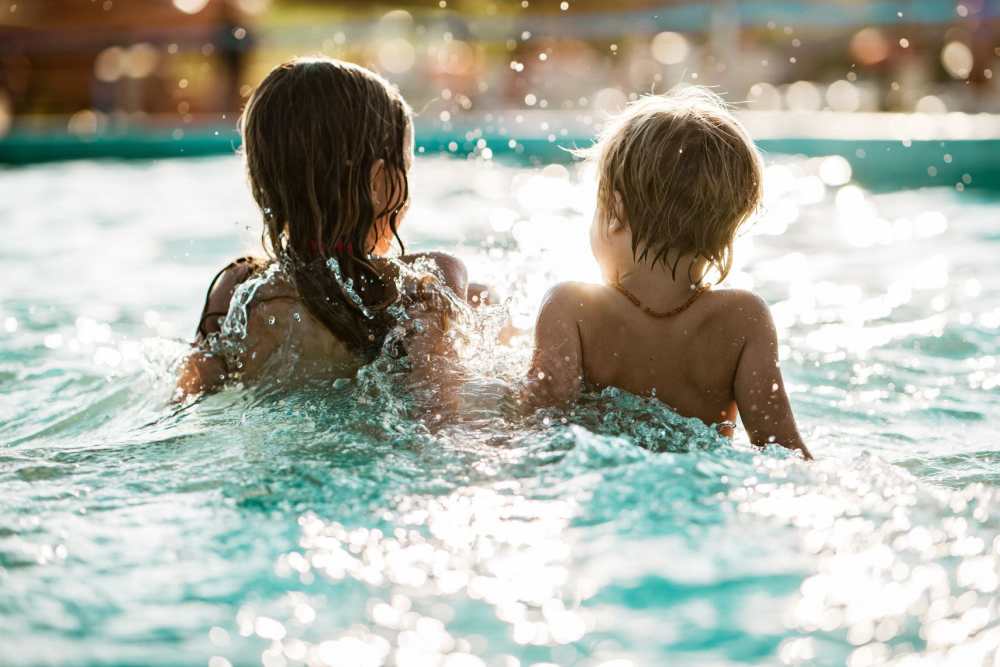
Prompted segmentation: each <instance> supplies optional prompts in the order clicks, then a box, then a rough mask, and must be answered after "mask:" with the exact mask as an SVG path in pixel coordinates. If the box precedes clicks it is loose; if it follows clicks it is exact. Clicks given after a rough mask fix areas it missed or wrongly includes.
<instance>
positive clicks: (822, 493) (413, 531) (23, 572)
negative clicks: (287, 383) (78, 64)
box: [0, 158, 1000, 667]
mask: <svg viewBox="0 0 1000 667" xmlns="http://www.w3.org/2000/svg"><path fill="white" fill-rule="evenodd" d="M845 166H846V165H845V163H844V162H843V160H841V159H839V158H831V159H826V160H824V159H812V160H804V159H797V160H796V159H779V158H775V159H774V160H773V161H772V162H771V163H770V166H769V168H768V173H767V189H768V199H767V210H766V213H765V215H764V216H763V218H762V220H761V221H760V222H759V223H758V224H757V225H756V226H755V227H754V228H753V230H752V231H751V233H749V234H747V235H746V236H745V237H744V238H742V239H741V242H740V243H741V246H740V248H739V249H738V251H737V269H736V271H735V272H734V275H733V277H732V279H731V280H732V282H733V283H734V284H737V285H742V286H752V287H754V288H755V289H758V290H759V291H760V292H761V293H762V294H764V295H765V296H766V297H767V298H768V300H769V301H770V302H771V303H772V304H774V313H775V318H776V320H777V322H778V325H779V327H780V329H781V332H782V335H783V341H784V350H783V355H782V356H783V368H784V371H785V374H786V378H787V381H788V384H789V389H790V392H791V395H792V400H793V403H794V406H795V407H796V409H797V414H798V418H799V422H800V427H801V428H802V431H803V433H804V435H805V436H806V439H807V442H808V443H809V445H810V447H811V448H812V450H813V452H814V453H815V454H816V456H817V458H818V459H819V460H818V461H817V462H815V463H813V464H804V463H802V462H800V461H797V460H795V459H792V458H789V457H788V456H786V455H784V454H783V453H782V452H767V453H764V454H759V453H756V452H754V451H751V450H750V449H749V447H748V446H747V445H746V441H745V438H742V439H741V437H740V436H738V437H737V441H736V443H735V445H729V444H726V443H724V442H721V441H719V440H717V439H716V438H715V437H714V436H713V435H711V434H710V433H709V432H707V430H705V429H703V428H701V427H699V426H698V425H696V424H691V423H690V422H687V421H686V420H682V419H679V418H677V417H676V416H674V415H672V414H671V413H670V412H669V411H668V410H666V409H664V408H662V407H659V406H657V405H653V404H650V403H649V402H647V401H644V400H640V399H637V398H635V397H630V396H625V395H621V394H615V393H614V392H609V393H606V394H604V395H601V396H591V397H588V398H587V400H586V401H585V402H584V403H583V405H581V406H580V407H579V408H577V409H576V410H575V412H574V413H573V414H571V415H569V416H568V417H567V416H566V415H560V414H557V413H544V414H539V415H536V416H533V417H530V418H522V417H515V416H512V413H511V411H510V410H509V409H507V408H506V407H505V406H506V405H507V402H506V398H505V393H504V385H505V383H506V381H509V380H511V379H513V378H516V377H518V376H519V374H520V372H521V371H522V370H523V368H524V364H525V362H526V357H527V349H526V347H525V345H524V344H520V345H517V346H515V347H514V348H513V349H503V348H495V347H492V346H491V345H490V344H489V343H488V342H485V341H486V337H481V338H480V339H477V338H476V336H472V338H471V342H470V343H469V348H468V349H467V350H466V357H467V363H468V365H469V367H470V369H471V371H470V378H469V380H468V382H467V383H466V385H465V386H464V387H463V389H462V392H461V402H462V405H463V411H462V412H461V413H460V415H458V416H456V415H454V414H449V415H442V416H441V417H440V418H437V415H435V414H429V415H428V414H427V413H421V414H422V415H423V416H422V417H421V418H420V419H415V418H414V417H413V411H414V406H413V405H412V404H411V402H410V401H408V400H407V399H406V398H405V397H403V396H401V395H400V393H399V392H398V391H397V390H396V388H395V387H394V385H393V382H392V379H391V377H387V376H386V375H384V374H382V373H380V372H379V369H377V368H373V369H370V370H367V371H365V372H363V374H362V376H360V377H359V379H358V380H357V381H355V382H352V383H348V384H347V386H338V387H329V388H325V389H321V390H316V389H312V390H309V391H301V392H295V393H292V394H287V395H281V394H277V395H275V394H268V395H261V394H255V393H249V392H238V391H227V392H224V393H222V394H220V395H217V396H213V397H211V398H209V399H207V400H205V401H203V402H201V403H199V404H197V405H196V406H195V407H193V408H191V409H188V410H182V411H175V410H172V409H171V408H169V407H167V406H166V402H165V399H166V398H167V396H168V395H169V392H170V389H171V386H172V385H171V383H172V375H171V372H170V364H171V362H172V361H173V360H175V359H176V358H177V357H178V355H180V354H181V353H182V351H183V349H184V347H183V345H182V344H181V343H180V342H178V340H179V339H187V338H189V337H190V335H191V334H192V332H193V330H194V326H195V319H196V318H197V315H198V313H199V311H200V308H201V305H202V299H203V296H204V291H203V290H204V288H205V286H206V285H207V283H208V280H209V279H210V277H211V275H212V274H213V272H214V271H215V270H216V269H217V268H218V267H220V266H221V265H222V264H223V263H225V262H226V261H228V260H229V259H231V258H233V257H235V256H238V255H239V254H242V253H243V252H244V251H246V250H248V249H252V248H254V247H255V244H256V242H257V239H258V238H259V231H258V227H257V221H256V217H255V215H254V211H253V210H252V208H251V206H250V202H249V198H248V196H247V194H246V191H245V187H244V185H243V182H242V180H241V172H240V167H239V163H238V161H237V160H236V159H235V158H210V159H198V160H176V161H164V162H133V163H116V162H108V163H96V162H74V163H59V164H51V165H45V166H37V167H29V168H19V169H12V170H5V171H2V172H0V183H2V184H3V190H4V192H5V193H7V196H5V197H2V198H0V215H2V219H3V220H4V221H5V230H6V231H7V233H6V234H5V239H4V240H5V242H4V243H3V245H2V246H0V267H2V268H0V284H2V285H3V287H2V302H0V618H2V621H3V622H2V623H0V664H3V665H55V664H73V665H205V664H207V665H211V666H212V667H224V666H225V665H227V664H232V665H255V664H261V663H263V664H264V665H266V666H268V667H273V666H280V665H300V664H303V663H305V664H310V665H326V664H329V665H381V664H393V665H399V666H400V667H406V666H413V665H445V666H447V667H466V666H477V665H490V666H504V667H513V666H516V665H519V666H524V667H527V666H529V665H553V664H554V665H560V666H570V665H579V666H587V667H589V666H599V665H603V666H604V667H626V666H628V665H634V666H636V667H638V666H640V665H663V664H671V665H682V664H683V665H736V664H810V665H813V664H816V665H839V664H844V663H846V662H849V664H850V665H852V666H854V667H858V666H861V665H873V664H885V663H890V662H893V661H895V662H896V663H898V664H943V663H945V662H946V661H947V662H948V664H955V665H963V666H964V665H976V664H981V662H982V660H983V659H986V658H989V659H990V660H992V656H994V655H996V653H997V648H998V645H1000V609H998V604H997V587H998V584H1000V567H998V566H1000V498H998V494H997V484H998V482H1000V475H998V473H997V461H998V460H1000V454H998V451H1000V450H998V446H997V429H996V427H995V426H994V425H993V424H992V423H991V422H992V418H993V417H994V415H995V412H996V409H997V405H998V403H1000V391H998V390H1000V363H998V359H1000V342H998V333H1000V265H998V264H997V262H996V257H997V253H998V251H1000V227H998V225H997V222H998V216H997V211H998V210H1000V209H998V208H997V205H998V202H997V201H996V200H995V199H992V200H991V199H990V198H989V197H988V196H987V195H982V194H977V193H975V192H973V191H965V192H958V191H956V190H955V189H929V190H920V191H901V192H892V193H884V194H876V195H873V194H871V193H869V192H866V191H865V190H863V189H861V188H859V187H857V186H855V185H851V184H850V183H847V184H844V182H845V180H846V179H847V178H848V174H847V170H846V169H845ZM587 182H588V181H587V180H586V178H583V177H582V176H581V174H580V173H579V172H578V171H576V170H573V169H569V170H567V168H566V167H564V166H559V165H552V166H548V167H545V168H538V169H535V168H527V167H518V166H510V165H502V164H493V163H486V162H477V163H476V164H475V168H473V167H472V166H470V165H468V164H466V163H465V162H464V161H462V160H453V161H450V160H447V159H443V158H442V159H437V158H435V159H420V160H418V161H417V164H416V167H415V171H414V175H413V188H414V191H415V204H414V208H413V211H412V213H411V215H410V218H409V219H408V221H407V223H406V225H405V227H404V231H403V236H404V238H405V239H407V240H408V241H409V249H413V250H419V249H422V248H430V247H444V248H446V249H450V250H452V251H454V252H455V253H456V254H458V255H460V256H462V257H463V258H464V259H466V260H467V262H468V263H469V265H470V266H471V267H472V271H471V273H472V277H473V278H475V279H478V280H484V281H488V282H492V283H494V284H496V285H498V286H499V287H500V288H501V290H502V291H505V292H506V293H508V294H511V295H512V299H513V301H512V305H511V310H512V313H513V317H514V320H515V323H517V324H520V325H529V324H530V322H531V316H532V314H533V313H534V311H535V309H536V308H537V305H538V302H539V300H540V298H541V295H542V293H543V292H544V290H545V289H546V287H547V286H548V285H549V284H551V283H552V282H553V281H554V280H558V279H566V278H592V277H594V276H595V269H594V268H593V267H592V263H591V260H590V256H589V251H588V249H587V239H586V234H585V232H584V229H585V226H586V224H587V217H588V215H589V214H588V212H587V210H586V209H587V205H586V204H587V202H589V201H590V198H591V194H590V189H589V186H588V185H587ZM477 341H478V342H477ZM564 419H565V423H564V421H563V420H564ZM637 445H643V447H640V446H637ZM908 659H911V660H916V662H907V660H908Z"/></svg>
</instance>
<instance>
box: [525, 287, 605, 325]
mask: <svg viewBox="0 0 1000 667" xmlns="http://www.w3.org/2000/svg"><path fill="white" fill-rule="evenodd" d="M610 294H611V290H610V289H609V288H608V287H606V286H604V285H597V284H594V283H585V282H579V281H567V282H563V283H558V284H556V285H553V286H552V287H550V288H549V290H548V292H546V293H545V296H544V298H543V299H542V312H543V313H545V312H548V313H553V314H563V315H566V316H572V317H577V318H578V317H582V316H583V315H584V314H585V313H588V312H593V310H594V309H595V308H599V307H600V306H601V305H602V304H603V303H605V302H606V301H607V299H608V297H609V295H610Z"/></svg>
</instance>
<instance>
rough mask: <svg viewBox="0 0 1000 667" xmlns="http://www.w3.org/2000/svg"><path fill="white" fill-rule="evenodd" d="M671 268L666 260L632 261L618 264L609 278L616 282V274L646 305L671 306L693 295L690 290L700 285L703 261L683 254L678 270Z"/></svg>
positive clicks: (625, 286)
mask: <svg viewBox="0 0 1000 667" xmlns="http://www.w3.org/2000/svg"><path fill="white" fill-rule="evenodd" d="M670 269H671V266H669V265H668V266H665V265H664V264H663V262H657V263H656V265H655V266H654V265H653V264H651V263H650V262H630V263H629V264H627V265H623V266H619V267H616V270H615V271H613V272H612V276H611V281H610V282H616V279H615V277H616V276H617V282H618V283H619V284H620V285H621V286H622V287H624V288H625V289H627V290H628V291H629V292H630V293H631V294H633V295H634V296H635V297H636V298H637V299H639V301H641V302H642V303H643V304H644V305H646V306H649V307H652V308H656V307H658V306H669V305H672V304H674V303H675V302H677V301H683V300H684V299H687V298H688V297H690V296H691V290H692V289H694V288H696V287H697V286H698V285H697V282H698V276H701V275H703V274H704V263H703V262H702V261H698V260H694V259H693V258H689V257H682V258H681V260H680V261H679V262H678V263H677V266H676V271H671V270H670Z"/></svg>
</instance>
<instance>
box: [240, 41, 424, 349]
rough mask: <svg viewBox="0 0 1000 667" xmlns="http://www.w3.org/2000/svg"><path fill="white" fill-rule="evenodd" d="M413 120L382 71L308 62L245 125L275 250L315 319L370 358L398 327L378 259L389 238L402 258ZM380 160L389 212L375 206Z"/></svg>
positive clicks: (284, 69)
mask: <svg viewBox="0 0 1000 667" xmlns="http://www.w3.org/2000/svg"><path fill="white" fill-rule="evenodd" d="M410 116H411V112H410V108H409V107H408V106H407V104H406V102H405V101H404V100H403V98H402V96H400V94H399V92H398V91H396V89H395V88H393V87H392V86H391V85H390V84H389V83H388V82H387V81H386V80H385V79H383V78H382V77H380V76H378V75H377V74H375V73H374V72H371V71H369V70H367V69H365V68H363V67H359V66H357V65H353V64H350V63H345V62H341V61H338V60H332V59H328V58H309V59H296V60H292V61H290V62H286V63H284V64H282V65H279V66H278V67H276V68H274V69H273V70H272V71H271V73H270V74H268V75H267V77H265V78H264V80H263V81H261V83H260V85H259V86H258V87H257V89H256V90H255V91H254V93H253V95H252V96H251V97H250V100H249V101H248V102H247V105H246V108H245V109H244V111H243V117H242V119H241V121H240V127H241V131H242V135H243V150H244V152H245V154H246V165H247V174H248V176H249V180H250V188H251V191H252V193H253V197H254V199H255V200H256V202H257V205H258V206H259V207H260V210H261V212H262V214H263V216H264V245H265V249H267V250H268V252H269V253H270V254H271V255H272V256H273V257H274V258H275V259H276V260H277V261H279V262H280V263H281V264H282V266H283V268H284V269H285V270H286V271H287V272H288V274H289V276H290V277H291V279H292V280H293V282H294V284H295V286H296V288H297V290H298V292H299V295H300V296H301V298H302V300H303V301H304V302H305V305H306V307H307V308H308V309H309V312H310V313H311V314H312V315H313V316H314V317H316V318H317V319H318V320H319V321H321V322H322V323H323V324H324V325H325V326H326V327H327V328H328V329H329V330H330V331H331V332H332V333H333V334H334V335H335V336H336V337H337V338H338V339H340V340H341V341H343V342H344V343H345V344H347V345H348V346H349V347H350V348H352V349H353V350H355V351H356V352H359V353H363V354H366V355H369V356H370V355H371V354H372V353H373V352H374V351H377V349H378V347H379V346H380V345H381V341H382V339H383V338H384V336H385V333H386V331H387V330H388V328H389V326H390V325H391V317H390V316H389V315H388V313H387V312H386V308H387V306H389V305H391V304H392V303H394V302H395V300H396V298H397V294H396V290H395V286H394V284H393V283H392V281H391V280H389V279H388V278H385V277H383V275H381V274H380V272H379V271H378V270H377V268H376V266H375V265H374V264H373V263H372V259H373V258H372V255H371V253H372V251H373V250H374V248H375V246H376V245H377V244H378V242H379V240H380V239H381V238H382V237H384V236H385V235H386V234H391V235H392V236H393V237H394V238H395V239H396V241H397V242H399V244H400V248H402V242H401V241H399V236H398V234H397V223H398V220H399V214H400V211H401V210H402V209H403V207H404V206H405V205H406V203H407V201H408V199H409V184H408V180H407V173H406V172H407V155H408V153H409V151H410V146H409V141H410V139H409V136H410V135H409V132H410V131H411V120H410ZM379 160H382V161H383V169H382V170H381V172H380V173H381V175H382V178H383V179H384V181H383V183H382V185H383V186H384V192H385V193H386V196H385V201H383V202H375V201H373V196H372V174H373V168H374V167H375V165H376V164H377V163H378V161H379ZM380 221H384V222H380ZM330 260H336V263H337V265H336V266H337V267H339V271H340V274H341V276H340V277H339V278H338V276H337V275H336V274H335V271H334V270H333V269H332V268H331V262H330ZM349 286H353V294H352V293H351V292H350V287H349ZM357 297H360V298H357Z"/></svg>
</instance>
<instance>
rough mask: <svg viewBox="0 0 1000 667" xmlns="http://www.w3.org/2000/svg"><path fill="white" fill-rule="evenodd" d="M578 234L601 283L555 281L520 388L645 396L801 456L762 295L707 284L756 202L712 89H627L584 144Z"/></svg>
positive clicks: (746, 163)
mask: <svg viewBox="0 0 1000 667" xmlns="http://www.w3.org/2000/svg"><path fill="white" fill-rule="evenodd" d="M589 152H590V153H591V154H592V155H594V156H596V159H597V170H598V178H599V183H598V202H597V203H598V205H597V213H596V215H595V217H594V221H593V224H592V226H591V231H590V238H591V248H592V250H593V253H594V257H595V258H596V259H597V262H598V264H599V265H600V267H601V271H602V273H603V276H604V280H605V284H604V285H588V284H582V283H563V284H561V285H557V286H555V287H554V288H552V289H551V290H550V291H549V293H548V295H547V296H546V298H545V301H544V303H543V305H542V309H541V312H540V313H539V316H538V323H537V326H536V329H535V351H534V356H533V361H532V366H531V370H530V372H529V378H528V393H527V398H528V400H529V401H530V402H532V403H534V404H536V405H537V404H560V403H565V402H568V401H571V400H573V399H574V398H575V397H576V396H577V395H578V394H579V392H580V390H581V389H582V388H583V387H584V386H585V385H589V386H592V387H609V386H610V387H618V388H620V389H624V390H626V391H629V392H631V393H634V394H639V395H645V396H655V397H656V398H658V399H659V400H661V401H663V402H664V403H666V404H667V405H669V406H670V407H672V408H673V409H674V410H676V411H677V412H678V413H680V414H682V415H684V416H687V417H697V418H699V419H701V420H702V421H704V422H705V423H706V424H711V425H715V426H716V427H717V428H718V429H719V430H720V431H721V432H722V433H723V434H725V435H727V436H732V432H733V429H734V428H735V420H736V416H737V412H738V413H739V415H740V416H741V418H742V420H743V424H744V426H745V427H746V429H747V431H748V434H749V436H750V440H751V442H752V443H753V444H755V445H765V444H767V443H779V444H781V445H784V446H785V447H788V448H790V449H796V450H799V451H801V452H802V454H803V455H804V456H805V457H806V458H810V455H809V450H808V449H807V448H806V446H805V444H804V443H803V442H802V438H801V437H800V435H799V432H798V429H797V428H796V425H795V418H794V417H793V415H792V409H791V406H790V405H789V401H788V396H787V394H786V393H785V387H784V382H783V380H782V377H781V369H780V368H779V363H778V340H777V335H776V332H775V327H774V323H773V321H772V319H771V314H770V312H769V310H768V307H767V304H766V303H765V302H764V301H763V300H762V299H761V298H760V297H758V296H756V295H755V294H753V293H751V292H746V291H743V290H736V289H718V288H714V287H713V286H712V284H711V283H710V282H709V278H710V277H712V274H713V273H714V279H715V281H716V282H721V280H723V279H724V278H725V277H726V275H727V274H728V273H729V271H730V268H731V266H732V255H733V243H734V241H735V239H736V234H737V232H738V231H739V229H740V227H741V226H742V225H743V224H744V223H745V222H746V221H747V219H748V218H750V217H751V215H752V214H753V213H754V212H755V210H756V209H757V208H758V206H759V203H760V199H761V180H762V173H761V163H760V157H759V155H758V153H757V150H756V149H755V147H754V145H753V142H752V140H751V139H750V137H749V136H748V135H747V133H746V131H745V130H744V129H743V128H742V126H740V124H739V122H738V121H737V120H736V119H735V118H734V117H733V116H732V115H731V114H730V113H729V112H728V111H727V110H726V107H725V105H724V104H723V102H722V100H721V99H719V98H718V96H716V95H714V94H713V93H711V92H709V91H708V90H707V89H704V88H697V87H689V88H684V89H680V90H677V91H674V92H672V93H670V94H668V95H666V96H649V97H645V98H642V99H640V100H639V101H637V102H635V103H634V104H632V105H631V106H630V107H629V108H628V109H626V110H625V112H623V113H622V114H621V115H620V116H619V117H618V118H616V119H615V120H614V121H612V122H611V123H610V124H609V125H608V127H607V129H606V130H605V132H604V134H603V135H602V137H601V138H600V140H599V141H598V142H597V144H596V145H595V147H594V148H593V149H592V150H591V151H589Z"/></svg>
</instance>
